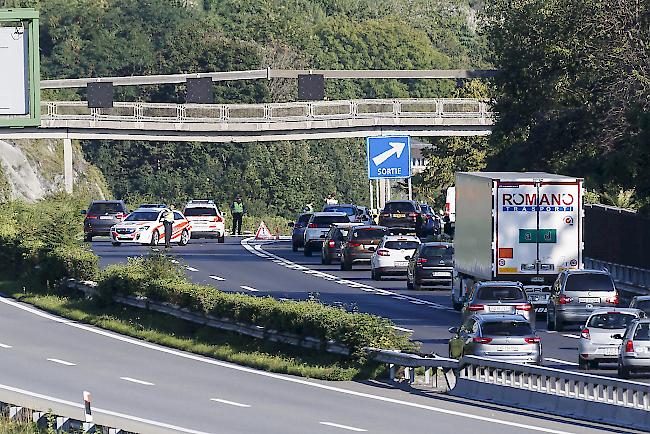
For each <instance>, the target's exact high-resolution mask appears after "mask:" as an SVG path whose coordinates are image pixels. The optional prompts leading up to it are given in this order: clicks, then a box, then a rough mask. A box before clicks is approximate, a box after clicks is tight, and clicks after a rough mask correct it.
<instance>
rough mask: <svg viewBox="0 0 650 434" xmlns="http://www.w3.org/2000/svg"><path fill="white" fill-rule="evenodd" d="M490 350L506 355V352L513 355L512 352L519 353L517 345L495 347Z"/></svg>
mask: <svg viewBox="0 0 650 434" xmlns="http://www.w3.org/2000/svg"><path fill="white" fill-rule="evenodd" d="M490 349H491V350H496V351H499V352H503V353H506V352H507V353H512V352H516V351H517V349H518V346H517V345H493V346H492V347H491V348H490Z"/></svg>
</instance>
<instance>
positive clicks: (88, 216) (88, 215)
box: [86, 214, 98, 219]
mask: <svg viewBox="0 0 650 434" xmlns="http://www.w3.org/2000/svg"><path fill="white" fill-rule="evenodd" d="M86 218H87V219H96V218H98V217H97V216H96V215H92V214H86Z"/></svg>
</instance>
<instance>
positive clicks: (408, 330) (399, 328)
mask: <svg viewBox="0 0 650 434" xmlns="http://www.w3.org/2000/svg"><path fill="white" fill-rule="evenodd" d="M391 327H392V328H394V329H395V330H399V331H401V332H406V333H413V331H414V330H411V329H407V328H404V327H398V326H391Z"/></svg>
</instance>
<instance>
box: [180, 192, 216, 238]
mask: <svg viewBox="0 0 650 434" xmlns="http://www.w3.org/2000/svg"><path fill="white" fill-rule="evenodd" d="M183 214H184V215H185V218H187V220H189V221H190V222H192V238H216V239H217V240H218V242H220V243H223V242H224V241H225V236H226V220H225V219H224V218H223V214H222V213H221V211H219V208H217V205H215V203H214V201H212V200H191V201H189V202H188V203H187V205H185V209H184V210H183Z"/></svg>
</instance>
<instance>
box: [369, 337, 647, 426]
mask: <svg viewBox="0 0 650 434" xmlns="http://www.w3.org/2000/svg"><path fill="white" fill-rule="evenodd" d="M368 352H369V353H370V354H371V355H372V356H373V357H374V359H375V360H377V361H379V362H382V363H387V364H388V365H389V368H390V373H391V379H393V378H394V376H395V372H396V371H397V368H398V367H400V366H401V367H404V368H405V369H404V379H405V380H407V381H408V382H409V383H416V382H417V381H416V376H415V372H416V371H415V369H414V368H417V367H420V368H423V369H424V370H425V376H426V374H427V373H428V372H430V370H431V369H432V368H437V369H441V370H443V371H445V378H446V379H447V384H448V385H449V389H450V394H452V395H455V396H462V397H467V398H471V399H476V400H479V401H494V402H498V403H502V404H508V405H512V406H517V407H523V408H531V409H535V410H540V411H543V412H547V413H551V414H563V415H566V416H570V417H574V418H577V419H584V420H593V421H598V422H604V423H610V424H617V425H620V426H626V427H632V428H645V429H647V428H648V427H650V385H648V384H643V383H638V382H634V381H627V380H619V379H615V378H608V377H601V376H597V375H590V374H584V373H578V372H571V371H566V370H562V369H555V368H548V367H541V366H531V365H524V364H518V363H505V362H500V361H497V360H492V359H486V358H481V357H475V356H465V357H463V358H462V359H460V360H455V359H446V358H435V357H421V356H417V355H413V354H404V353H400V352H398V351H386V350H376V349H368ZM419 383H421V382H419ZM426 383H428V382H427V381H426V378H425V384H426Z"/></svg>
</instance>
